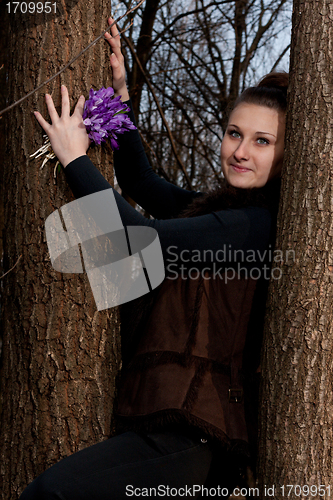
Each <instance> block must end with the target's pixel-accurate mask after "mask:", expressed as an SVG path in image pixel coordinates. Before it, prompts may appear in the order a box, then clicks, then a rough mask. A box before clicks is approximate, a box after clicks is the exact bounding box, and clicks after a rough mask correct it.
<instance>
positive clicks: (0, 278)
mask: <svg viewBox="0 0 333 500" xmlns="http://www.w3.org/2000/svg"><path fill="white" fill-rule="evenodd" d="M21 257H22V254H21V255H20V256H19V258H18V259H17V261H16V262H15V264H14V265H13V267H12V268H11V269H9V271H7V272H6V273H5V274H3V275H2V276H0V280H2V278H3V277H4V276H6V274H8V273H10V271H12V270H13V269H14V267H15V266H16V265H17V263H18V261H19V260H20V258H21Z"/></svg>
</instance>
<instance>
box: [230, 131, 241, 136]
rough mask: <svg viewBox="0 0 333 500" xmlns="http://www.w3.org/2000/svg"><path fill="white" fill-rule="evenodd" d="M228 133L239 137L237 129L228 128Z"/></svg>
mask: <svg viewBox="0 0 333 500" xmlns="http://www.w3.org/2000/svg"><path fill="white" fill-rule="evenodd" d="M229 135H231V137H239V136H240V133H239V132H237V130H229Z"/></svg>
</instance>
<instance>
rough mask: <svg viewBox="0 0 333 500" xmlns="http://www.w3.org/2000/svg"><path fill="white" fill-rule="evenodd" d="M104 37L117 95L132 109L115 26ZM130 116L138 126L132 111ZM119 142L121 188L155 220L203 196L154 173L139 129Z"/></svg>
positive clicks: (116, 156)
mask: <svg viewBox="0 0 333 500" xmlns="http://www.w3.org/2000/svg"><path fill="white" fill-rule="evenodd" d="M112 22H113V20H112V19H111V18H109V19H108V23H109V24H112ZM105 38H106V40H107V41H108V43H109V44H110V47H111V49H112V51H113V52H112V55H111V56H110V64H111V68H112V86H113V88H114V91H115V95H116V96H118V95H120V96H121V98H122V101H124V102H126V104H128V105H129V106H130V108H131V102H130V101H129V94H128V90H127V86H126V78H125V76H126V72H125V66H124V56H123V55H122V52H121V42H120V35H119V32H118V29H117V26H116V25H113V26H112V28H111V34H109V33H106V34H105ZM129 117H130V118H131V120H132V122H133V123H135V117H134V113H133V110H132V108H131V112H130V114H129ZM118 142H119V145H120V148H119V150H118V151H115V152H114V169H115V172H116V176H117V181H118V183H119V186H120V187H121V188H122V189H124V191H126V193H127V194H128V195H129V196H131V198H132V199H133V200H134V201H135V202H136V203H138V204H139V205H140V206H141V207H143V208H144V209H145V210H146V211H147V212H148V213H150V214H151V215H152V216H153V217H155V218H158V219H168V218H171V217H175V216H177V215H178V214H179V213H180V212H181V211H182V210H183V209H184V208H186V206H187V205H188V204H189V203H190V202H191V201H192V200H193V198H194V197H195V196H198V195H200V193H196V192H193V191H188V190H187V189H182V188H180V187H178V186H175V185H174V184H172V183H170V182H167V181H166V180H164V179H161V178H160V177H159V176H158V175H157V174H156V173H155V172H154V171H153V169H152V168H151V165H150V164H149V161H148V158H147V155H146V153H145V151H144V147H143V145H142V142H141V139H140V135H139V133H138V131H137V130H133V131H130V132H127V133H126V134H123V135H121V136H120V137H119V140H118Z"/></svg>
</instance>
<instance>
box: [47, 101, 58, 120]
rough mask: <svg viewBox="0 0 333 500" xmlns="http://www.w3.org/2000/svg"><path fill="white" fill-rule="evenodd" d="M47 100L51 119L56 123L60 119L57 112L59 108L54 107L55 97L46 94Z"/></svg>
mask: <svg viewBox="0 0 333 500" xmlns="http://www.w3.org/2000/svg"><path fill="white" fill-rule="evenodd" d="M45 101H46V105H47V109H48V111H49V115H50V118H51V121H52V123H55V122H56V121H57V120H59V115H58V113H57V110H56V109H55V107H54V103H53V99H52V97H51V96H50V94H45Z"/></svg>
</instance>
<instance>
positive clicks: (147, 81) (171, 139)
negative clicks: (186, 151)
mask: <svg viewBox="0 0 333 500" xmlns="http://www.w3.org/2000/svg"><path fill="white" fill-rule="evenodd" d="M123 40H124V41H125V43H126V44H127V45H128V47H129V49H130V51H131V52H132V55H133V57H134V58H135V60H136V63H137V65H138V66H139V68H140V71H141V72H142V75H143V77H144V79H145V81H146V83H147V85H148V87H149V90H150V92H151V93H152V95H153V98H154V101H155V102H156V106H157V109H158V111H159V113H160V115H161V118H162V121H163V123H164V125H165V128H166V130H167V134H168V136H169V139H170V143H171V148H172V151H173V153H174V155H175V157H176V161H177V163H178V165H179V166H180V168H181V169H182V171H183V174H184V176H185V179H186V181H187V184H188V187H189V189H190V190H191V191H192V189H193V188H192V184H191V181H190V178H189V176H188V175H187V172H186V170H185V167H184V165H183V162H182V161H181V159H180V157H179V155H178V152H177V150H176V145H175V142H174V140H173V136H172V132H171V130H170V127H169V125H168V122H167V120H166V118H165V116H164V113H163V110H162V108H161V106H160V103H159V102H158V99H157V96H156V94H155V92H154V89H153V86H152V84H151V83H150V81H149V78H148V77H147V75H146V72H145V70H144V69H143V67H142V64H141V61H140V59H139V58H138V55H137V53H136V51H135V50H134V47H133V45H132V43H131V42H130V41H129V39H128V38H127V37H126V36H123Z"/></svg>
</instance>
